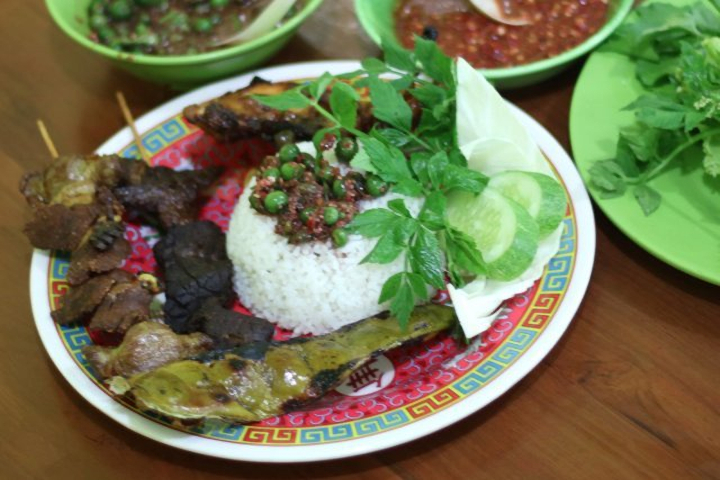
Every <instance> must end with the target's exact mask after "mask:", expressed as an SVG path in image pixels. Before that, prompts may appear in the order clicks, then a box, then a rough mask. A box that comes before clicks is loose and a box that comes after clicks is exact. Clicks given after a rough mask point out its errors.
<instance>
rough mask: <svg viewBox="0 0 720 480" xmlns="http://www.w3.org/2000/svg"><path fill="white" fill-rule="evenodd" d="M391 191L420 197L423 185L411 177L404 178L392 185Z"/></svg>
mask: <svg viewBox="0 0 720 480" xmlns="http://www.w3.org/2000/svg"><path fill="white" fill-rule="evenodd" d="M391 191H393V192H395V193H399V194H400V195H406V196H408V197H421V196H422V194H423V187H422V185H421V184H420V182H418V181H417V180H415V179H413V178H405V179H402V180H400V181H399V182H397V183H396V184H395V185H393V186H392V189H391Z"/></svg>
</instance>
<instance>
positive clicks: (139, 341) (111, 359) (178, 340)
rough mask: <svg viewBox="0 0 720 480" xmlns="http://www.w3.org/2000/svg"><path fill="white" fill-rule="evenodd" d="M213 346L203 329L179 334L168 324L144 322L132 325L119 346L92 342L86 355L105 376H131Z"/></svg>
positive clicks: (103, 376) (101, 374)
mask: <svg viewBox="0 0 720 480" xmlns="http://www.w3.org/2000/svg"><path fill="white" fill-rule="evenodd" d="M211 347H212V340H211V339H210V337H208V336H207V335H204V334H202V333H193V334H190V335H177V334H175V333H174V332H173V331H172V330H171V329H170V328H169V327H168V326H167V325H163V324H162V323H157V322H142V323H138V324H137V325H134V326H132V327H131V328H130V329H129V330H128V331H127V333H126V334H125V338H123V341H122V343H121V344H120V345H119V346H117V347H100V346H97V345H90V346H87V347H85V348H83V354H84V355H85V358H86V359H87V360H88V362H90V365H92V367H93V368H94V369H95V371H96V372H97V373H98V374H99V375H100V376H101V377H102V378H109V377H112V376H114V375H121V376H124V377H129V376H132V375H136V374H138V373H142V372H147V371H150V370H153V369H155V368H157V367H160V366H162V365H165V364H167V363H170V362H174V361H177V360H182V359H184V358H188V357H192V356H195V355H199V354H201V353H203V352H205V351H207V350H209V349H210V348H211Z"/></svg>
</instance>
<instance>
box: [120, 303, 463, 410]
mask: <svg viewBox="0 0 720 480" xmlns="http://www.w3.org/2000/svg"><path fill="white" fill-rule="evenodd" d="M454 319H455V315H454V311H453V309H452V308H450V307H444V306H439V305H429V306H423V307H417V308H416V309H415V311H414V312H413V314H412V316H411V317H410V321H409V323H408V326H407V328H406V329H402V328H401V327H400V326H399V325H398V322H397V320H396V319H395V318H392V317H382V316H376V317H372V318H369V319H367V320H363V321H360V322H357V323H354V324H352V325H348V326H346V327H343V328H341V329H339V330H337V331H335V332H332V333H329V334H327V335H322V336H317V337H312V338H295V339H292V340H289V341H286V342H269V343H265V342H257V343H253V344H248V345H245V346H243V347H238V348H235V349H231V350H225V351H219V352H210V353H208V354H205V355H202V356H199V357H195V358H194V359H188V360H182V361H179V362H173V363H170V364H167V365H164V366H162V367H160V368H157V369H155V370H153V371H150V372H147V373H143V374H140V375H135V376H132V377H130V378H129V379H125V378H121V377H115V378H114V379H112V381H111V388H112V389H113V390H114V391H115V392H116V393H119V394H123V393H124V394H125V395H127V397H128V398H130V399H132V400H134V401H135V403H136V405H137V406H138V407H139V408H141V409H144V410H151V411H154V412H157V413H160V414H163V415H166V416H169V417H172V418H175V419H179V420H204V419H220V420H224V421H227V422H231V423H249V422H256V421H260V420H263V419H265V418H269V417H272V416H275V415H281V414H283V413H286V412H289V411H292V410H296V409H298V408H300V407H302V406H304V405H306V404H308V403H310V402H312V401H313V400H317V399H318V398H320V397H322V396H323V395H325V394H326V393H328V392H330V391H331V390H332V389H334V388H335V387H337V386H338V385H339V384H341V383H342V382H343V381H344V380H346V379H347V378H348V377H349V376H350V374H351V373H352V372H353V370H355V369H356V368H359V367H361V366H362V365H363V364H365V363H366V362H368V361H369V360H371V359H372V358H374V357H375V356H377V355H379V354H380V353H383V352H386V351H388V350H391V349H393V348H396V347H399V346H402V345H405V344H408V343H410V342H416V341H422V340H425V339H428V338H431V337H433V336H434V335H436V334H438V333H439V332H441V331H444V330H448V329H449V328H450V327H451V326H452V325H453V322H454Z"/></svg>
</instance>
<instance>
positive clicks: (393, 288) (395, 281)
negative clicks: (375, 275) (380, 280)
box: [378, 272, 405, 303]
mask: <svg viewBox="0 0 720 480" xmlns="http://www.w3.org/2000/svg"><path fill="white" fill-rule="evenodd" d="M404 276H405V272H400V273H396V274H395V275H393V276H392V277H390V278H388V279H387V280H386V281H385V283H384V284H383V286H382V290H380V298H379V299H378V303H385V302H387V301H388V300H390V299H391V298H393V297H395V295H397V292H398V290H400V285H401V284H402V282H403V278H404Z"/></svg>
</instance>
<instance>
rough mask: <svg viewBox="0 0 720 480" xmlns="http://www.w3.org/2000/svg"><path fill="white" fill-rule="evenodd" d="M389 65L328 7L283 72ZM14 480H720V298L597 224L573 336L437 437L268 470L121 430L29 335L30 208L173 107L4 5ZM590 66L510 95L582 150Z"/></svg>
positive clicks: (0, 44) (0, 392)
mask: <svg viewBox="0 0 720 480" xmlns="http://www.w3.org/2000/svg"><path fill="white" fill-rule="evenodd" d="M377 53H378V50H377V48H376V47H375V46H374V45H373V44H372V43H371V42H370V40H369V39H368V38H367V37H366V36H365V35H364V33H362V31H361V29H360V28H359V26H358V25H357V22H356V20H355V19H354V16H353V10H352V2H351V1H350V0H328V1H326V2H325V4H324V6H323V7H322V8H321V9H320V10H319V11H318V12H317V14H316V15H315V16H314V17H312V18H311V20H310V21H308V22H307V23H306V24H305V25H304V26H303V28H302V29H301V31H300V33H299V35H298V36H297V37H296V38H295V39H294V40H293V41H292V42H291V43H290V44H289V45H288V46H287V48H285V49H284V50H283V51H282V52H281V53H280V54H279V55H278V56H277V57H276V58H275V59H273V61H272V63H273V64H279V63H285V62H291V61H302V60H312V59H329V58H359V57H364V56H369V55H375V54H377ZM0 65H2V68H0V169H1V171H2V175H0V202H2V205H3V208H2V213H1V214H0V252H2V253H0V269H2V272H3V274H2V276H0V298H1V299H2V301H0V318H1V319H2V321H1V322H0V351H2V358H3V361H2V362H1V363H0V385H2V387H0V411H2V417H3V421H2V422H0V438H2V442H0V478H8V479H11V478H12V479H22V478H42V479H45V478H58V479H64V478H68V479H69V478H73V479H85V478H88V479H127V478H146V477H147V476H148V474H149V472H152V475H153V476H154V477H156V478H173V479H174V480H183V479H200V478H202V479H204V480H209V479H216V478H227V477H232V478H247V479H282V478H322V479H350V478H353V479H367V480H377V479H412V480H422V479H427V480H434V479H441V478H443V479H444V478H449V479H468V478H471V479H476V478H477V479H482V478H493V479H497V478H502V479H504V480H510V479H528V478H538V479H544V478H547V479H565V478H567V479H596V478H597V479H610V478H612V479H635V478H642V479H644V478H647V479H684V478H698V479H701V478H702V479H712V478H715V479H717V478H720V434H719V433H718V432H719V431H720V412H719V410H720V391H719V389H718V387H719V386H720V369H718V365H720V300H719V297H720V295H719V294H720V289H719V288H718V287H717V286H713V285H709V284H706V283H703V282H701V281H699V280H695V279H694V278H691V277H689V276H687V275H685V274H682V273H680V272H679V271H676V270H674V269H673V268H671V267H669V266H667V265H665V264H663V263H662V262H660V261H658V260H656V259H655V258H654V257H652V256H650V255H649V254H647V253H645V252H644V251H643V250H641V249H640V248H638V247H637V246H635V245H634V244H633V243H632V242H630V241H629V240H628V239H627V238H626V237H624V236H623V235H622V234H621V233H620V232H619V231H618V230H617V229H616V228H615V227H614V226H613V225H612V224H611V223H609V222H608V220H607V219H606V218H605V217H604V216H603V215H602V213H600V212H599V211H596V215H597V227H598V233H597V257H596V264H595V270H594V273H593V277H592V281H591V284H590V288H589V290H588V293H587V296H586V298H585V300H584V303H583V304H582V306H581V308H580V310H579V312H578V314H577V316H576V318H575V320H574V321H573V323H572V325H571V327H570V329H569V330H568V332H567V334H566V335H565V336H564V337H563V339H562V340H561V341H560V343H559V344H558V345H557V346H556V348H555V349H554V350H553V351H552V352H551V354H550V355H549V356H548V357H547V358H546V359H545V360H544V361H543V362H542V363H541V365H540V366H539V367H538V368H536V369H535V370H533V371H532V372H531V373H530V374H529V375H528V376H527V377H526V378H525V379H524V380H523V381H521V382H520V383H519V384H518V385H517V386H516V387H515V388H513V389H512V390H511V391H510V392H508V393H507V394H506V395H505V396H503V397H502V398H501V399H499V400H498V401H496V402H494V403H493V404H491V405H490V406H489V407H487V408H485V409H484V410H482V411H480V412H478V413H476V414H474V415H472V416H470V417H469V418H467V419H466V420H463V421H462V422H460V423H458V424H456V425H453V426H450V427H448V428H446V429H444V430H442V431H440V432H438V433H436V434H434V435H430V436H428V437H425V438H422V439H419V440H416V441H413V442H411V443H409V444H406V445H402V446H399V447H396V448H393V449H390V450H387V451H383V452H378V453H375V454H371V455H365V456H362V457H358V458H351V459H347V460H342V461H332V462H320V463H314V464H302V465H262V464H250V463H242V462H231V461H224V460H216V459H212V458H205V457H202V456H199V455H194V454H190V453H187V452H183V451H179V450H175V449H172V448H170V447H165V446H163V445H160V444H158V443H155V442H153V441H150V440H147V439H145V438H144V437H141V436H139V435H137V434H135V433H133V432H131V431H129V430H126V429H125V428H123V427H121V426H119V425H116V424H115V423H114V422H113V421H111V420H110V419H108V418H107V417H106V416H105V415H103V414H102V413H100V412H98V411H96V410H95V409H94V408H92V407H91V406H90V405H89V404H88V403H87V402H86V401H85V400H83V399H82V398H81V397H80V396H79V395H78V394H77V393H76V392H75V391H74V390H73V389H72V388H71V387H70V386H69V385H68V384H67V383H66V382H65V380H64V379H63V378H62V377H61V376H60V374H59V372H58V371H57V370H56V369H55V367H54V365H53V364H52V363H51V362H50V360H49V358H48V357H47V355H46V354H45V352H44V349H43V347H42V345H41V343H40V340H39V338H38V335H37V333H36V331H35V327H34V324H33V320H32V313H31V310H30V300H29V293H28V267H29V263H30V258H31V254H32V249H31V248H30V246H29V244H28V243H27V241H26V240H25V238H24V236H23V234H22V231H21V230H22V225H23V224H24V222H25V221H26V220H27V219H28V211H27V209H26V207H25V204H24V201H23V200H22V198H21V197H20V195H19V194H18V192H17V185H18V181H19V179H20V176H21V175H22V174H23V172H25V171H28V170H31V169H36V168H39V167H40V166H41V165H42V164H43V163H44V162H46V161H48V158H47V157H48V156H47V152H46V150H45V147H44V145H43V142H42V140H41V138H40V136H39V134H38V132H37V129H36V126H35V122H36V120H37V119H38V118H42V119H43V120H44V121H45V123H46V125H47V126H48V129H49V130H50V132H51V134H52V136H53V138H54V141H55V144H56V145H57V147H58V149H59V150H60V151H61V152H90V151H92V150H93V149H94V148H96V147H97V146H98V145H99V144H100V143H102V141H104V140H105V139H106V138H108V137H109V136H110V135H111V134H113V133H114V132H115V131H117V130H118V129H120V128H121V127H122V126H123V118H122V114H121V113H120V111H119V110H118V109H117V107H116V104H115V96H114V94H115V91H116V90H122V91H123V92H124V94H125V96H126V98H127V99H128V102H129V103H130V105H131V109H132V113H133V114H134V115H135V116H136V117H137V116H139V115H141V114H143V113H144V112H146V111H148V110H150V109H151V108H153V107H155V106H157V105H159V104H161V103H162V102H164V101H165V100H168V99H170V98H172V97H173V96H174V95H175V93H174V92H171V91H169V90H167V89H164V88H162V87H158V86H155V85H152V84H148V83H145V82H143V81H141V80H137V79H135V78H133V77H131V76H129V75H127V74H125V73H123V72H122V71H119V70H116V69H114V68H112V67H110V66H109V65H108V64H107V63H105V62H104V61H103V60H102V59H101V58H99V57H96V56H95V55H94V54H92V53H90V52H88V51H86V50H84V49H82V48H80V47H78V46H77V45H75V44H74V43H73V42H72V41H71V40H69V39H68V38H66V37H65V36H64V35H63V34H62V33H61V32H60V31H59V30H58V29H56V28H55V27H54V25H53V24H52V22H51V20H50V18H49V17H48V15H47V12H46V11H45V7H44V4H43V2H41V1H40V0H3V1H2V2H0ZM578 72H579V66H576V67H574V68H572V69H570V70H568V71H567V72H565V73H563V74H562V75H560V76H559V77H557V78H554V79H552V80H549V81H547V82H544V83H543V84H540V85H537V86H534V87H531V88H528V89H524V90H521V91H515V92H510V93H508V94H507V96H508V97H509V98H510V99H511V100H512V101H513V102H515V103H516V104H517V105H519V106H520V107H521V108H523V109H524V110H526V111H527V112H529V113H530V114H531V115H533V116H534V117H535V118H536V119H537V120H539V121H540V123H542V124H543V125H545V126H546V127H547V128H548V129H549V130H550V131H551V133H552V134H553V135H555V137H556V138H557V139H558V140H559V141H560V143H562V144H563V145H564V146H565V147H566V148H568V149H569V140H568V110H569V104H570V98H571V94H572V89H573V86H574V83H575V81H576V79H577V75H578Z"/></svg>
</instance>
